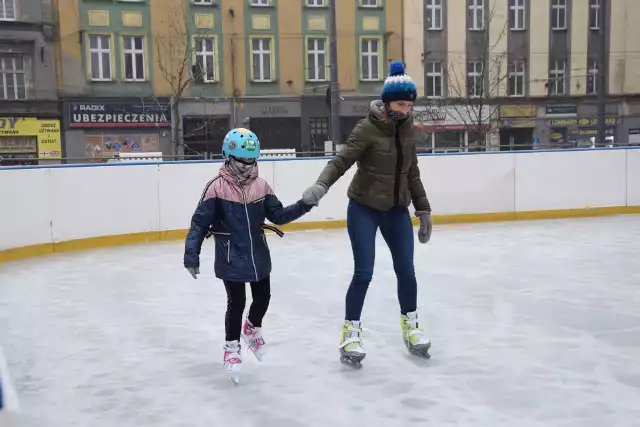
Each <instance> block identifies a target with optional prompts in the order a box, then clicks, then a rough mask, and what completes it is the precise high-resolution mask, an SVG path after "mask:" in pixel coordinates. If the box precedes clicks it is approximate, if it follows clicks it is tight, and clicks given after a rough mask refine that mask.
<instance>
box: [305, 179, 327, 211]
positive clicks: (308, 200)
mask: <svg viewBox="0 0 640 427" xmlns="http://www.w3.org/2000/svg"><path fill="white" fill-rule="evenodd" d="M325 194H327V187H325V186H324V184H320V183H315V184H313V185H312V186H311V187H309V188H307V189H306V190H305V191H304V193H302V201H303V202H304V203H305V204H306V205H310V206H318V203H320V199H322V198H323V197H324V195H325Z"/></svg>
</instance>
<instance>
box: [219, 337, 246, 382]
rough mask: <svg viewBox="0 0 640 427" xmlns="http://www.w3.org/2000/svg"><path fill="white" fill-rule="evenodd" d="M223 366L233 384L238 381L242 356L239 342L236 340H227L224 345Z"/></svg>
mask: <svg viewBox="0 0 640 427" xmlns="http://www.w3.org/2000/svg"><path fill="white" fill-rule="evenodd" d="M223 348H224V356H223V360H222V363H223V366H224V369H226V371H227V374H228V375H229V378H231V381H233V382H234V384H236V385H238V383H239V382H240V372H241V371H242V356H241V355H240V349H241V346H240V343H239V342H238V341H227V342H225V345H224V347H223Z"/></svg>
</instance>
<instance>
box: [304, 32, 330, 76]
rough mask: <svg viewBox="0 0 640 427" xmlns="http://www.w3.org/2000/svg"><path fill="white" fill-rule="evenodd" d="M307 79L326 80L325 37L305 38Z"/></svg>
mask: <svg viewBox="0 0 640 427" xmlns="http://www.w3.org/2000/svg"><path fill="white" fill-rule="evenodd" d="M307 80H308V81H310V82H323V81H326V80H327V39H325V38H313V39H308V40H307Z"/></svg>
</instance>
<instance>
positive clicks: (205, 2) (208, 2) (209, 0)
mask: <svg viewBox="0 0 640 427" xmlns="http://www.w3.org/2000/svg"><path fill="white" fill-rule="evenodd" d="M193 4H195V5H196V6H213V0H193Z"/></svg>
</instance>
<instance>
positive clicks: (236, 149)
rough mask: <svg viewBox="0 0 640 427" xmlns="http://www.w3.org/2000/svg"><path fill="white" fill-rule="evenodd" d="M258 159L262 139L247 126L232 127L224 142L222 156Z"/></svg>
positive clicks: (226, 157)
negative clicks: (246, 127)
mask: <svg viewBox="0 0 640 427" xmlns="http://www.w3.org/2000/svg"><path fill="white" fill-rule="evenodd" d="M232 156H233V157H239V158H244V159H257V158H258V157H260V141H259V140H258V137H257V136H256V134H255V133H253V132H251V131H250V130H249V129H245V128H235V129H231V130H230V131H229V132H228V133H227V135H226V136H225V137H224V141H223V142H222V157H224V158H225V159H228V158H229V157H232Z"/></svg>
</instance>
